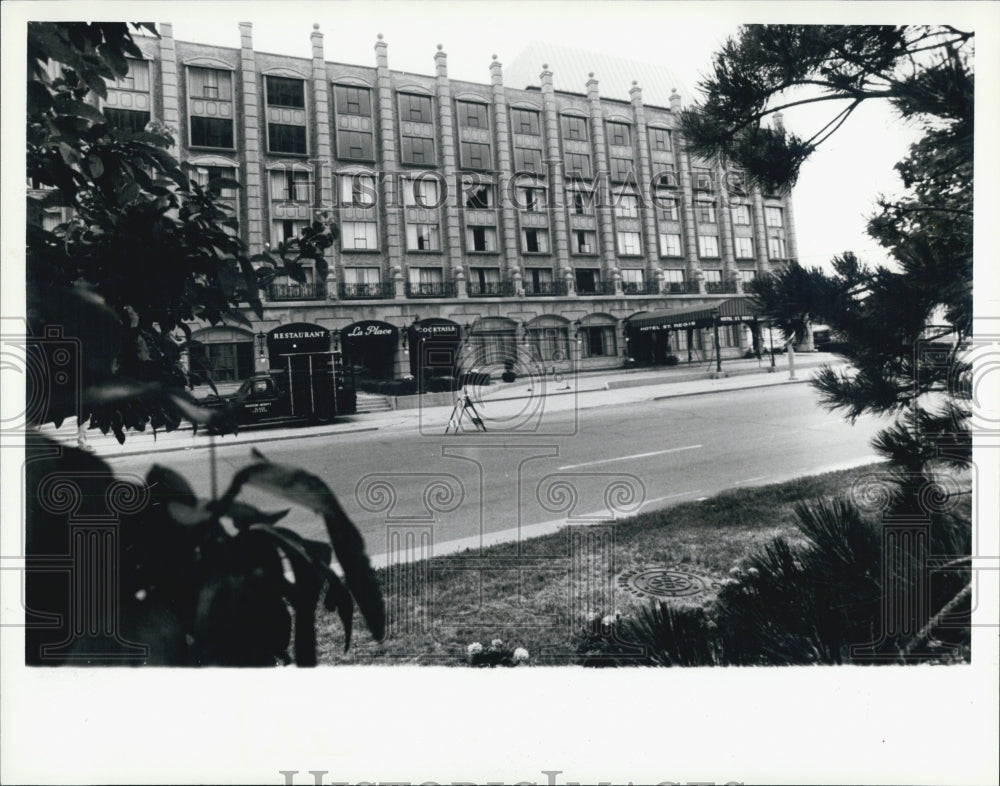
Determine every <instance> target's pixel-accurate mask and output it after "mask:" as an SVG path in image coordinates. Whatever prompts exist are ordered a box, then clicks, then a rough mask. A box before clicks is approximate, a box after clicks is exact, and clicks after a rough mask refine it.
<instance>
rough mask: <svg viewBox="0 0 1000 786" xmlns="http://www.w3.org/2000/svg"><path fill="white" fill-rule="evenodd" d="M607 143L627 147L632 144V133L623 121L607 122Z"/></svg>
mask: <svg viewBox="0 0 1000 786" xmlns="http://www.w3.org/2000/svg"><path fill="white" fill-rule="evenodd" d="M608 144H609V145H617V146H619V147H628V146H629V145H631V144H632V134H631V129H630V128H629V126H627V125H625V123H608Z"/></svg>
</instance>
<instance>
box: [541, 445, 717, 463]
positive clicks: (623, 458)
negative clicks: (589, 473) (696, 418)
mask: <svg viewBox="0 0 1000 786" xmlns="http://www.w3.org/2000/svg"><path fill="white" fill-rule="evenodd" d="M700 447H701V445H685V446H684V447H682V448H668V449H667V450H654V451H652V452H651V453H634V454H633V455H631V456H618V457H617V458H609V459H599V460H598V461H584V462H583V463H582V464H566V465H565V466H563V467H558V469H578V468H579V467H592V466H594V465H595V464H610V463H611V462H613V461H631V460H632V459H638V458H647V457H648V456H662V455H663V454H664V453H677V452H678V451H681V450H694V449H695V448H700Z"/></svg>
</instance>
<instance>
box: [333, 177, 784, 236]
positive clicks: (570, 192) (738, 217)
mask: <svg viewBox="0 0 1000 786" xmlns="http://www.w3.org/2000/svg"><path fill="white" fill-rule="evenodd" d="M401 183H402V192H403V194H402V195H403V204H404V205H406V206H407V207H425V208H435V207H439V206H440V204H441V190H440V182H439V181H438V180H437V179H436V178H416V179H411V178H403V179H402V180H401ZM340 184H341V188H340V199H341V204H343V205H352V206H359V207H371V206H373V205H375V203H376V199H377V187H376V182H375V176H374V175H365V174H351V175H343V176H341V181H340ZM611 202H612V207H613V210H614V215H615V216H616V217H617V218H639V205H640V200H639V197H638V195H636V194H634V193H629V192H626V191H621V190H617V189H616V190H615V191H613V192H612V200H611ZM653 202H654V204H655V206H656V207H657V208H658V209H659V211H660V216H661V218H664V219H667V220H670V221H678V220H680V219H679V215H680V211H679V205H680V199H679V197H677V196H676V195H675V194H674V193H673V192H672V191H665V190H659V189H658V190H656V191H654V194H653ZM463 203H464V207H466V208H467V209H471V210H477V209H487V208H492V207H494V206H495V204H496V199H495V189H494V186H493V184H492V183H479V184H467V185H466V187H465V191H464V194H463ZM567 203H568V204H569V205H570V206H571V209H572V212H573V213H574V214H576V215H593V214H594V205H595V203H596V193H595V192H594V191H593V190H591V189H586V188H583V187H582V186H580V185H578V184H572V183H571V184H570V185H569V186H567ZM514 206H515V207H516V208H517V209H518V210H520V211H522V212H526V213H538V212H544V211H545V210H546V209H548V189H546V188H545V187H544V186H537V185H536V186H517V187H516V188H515V189H514ZM730 211H731V215H732V222H733V224H734V225H736V226H750V224H751V220H752V213H751V208H750V205H746V204H739V205H733V206H731V208H730ZM695 215H696V217H697V219H698V222H699V223H701V224H714V223H716V222H717V213H716V205H715V202H714V201H713V200H710V199H699V200H697V201H696V202H695ZM764 216H765V223H766V225H767V226H768V227H776V228H780V227H783V226H784V211H783V208H780V207H773V206H767V207H765V208H764Z"/></svg>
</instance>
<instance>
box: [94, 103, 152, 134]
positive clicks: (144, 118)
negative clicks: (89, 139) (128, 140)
mask: <svg viewBox="0 0 1000 786" xmlns="http://www.w3.org/2000/svg"><path fill="white" fill-rule="evenodd" d="M104 117H105V118H106V119H107V121H108V125H110V126H112V127H113V128H117V129H118V130H119V131H124V132H126V133H128V134H137V133H139V132H140V131H142V130H144V129H145V128H146V124H147V123H148V122H149V112H140V111H137V110H135V109H110V108H105V110H104Z"/></svg>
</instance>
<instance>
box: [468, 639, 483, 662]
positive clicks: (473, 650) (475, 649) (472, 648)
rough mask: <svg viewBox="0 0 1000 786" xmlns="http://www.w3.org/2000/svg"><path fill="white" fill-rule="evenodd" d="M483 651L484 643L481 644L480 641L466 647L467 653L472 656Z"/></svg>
mask: <svg viewBox="0 0 1000 786" xmlns="http://www.w3.org/2000/svg"><path fill="white" fill-rule="evenodd" d="M482 651H483V645H482V644H480V643H479V642H478V641H474V642H472V644H470V645H469V646H468V647H466V648H465V654H466V655H468V656H469V657H470V658H471V657H472V656H473V655H478V654H479V653H480V652H482Z"/></svg>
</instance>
